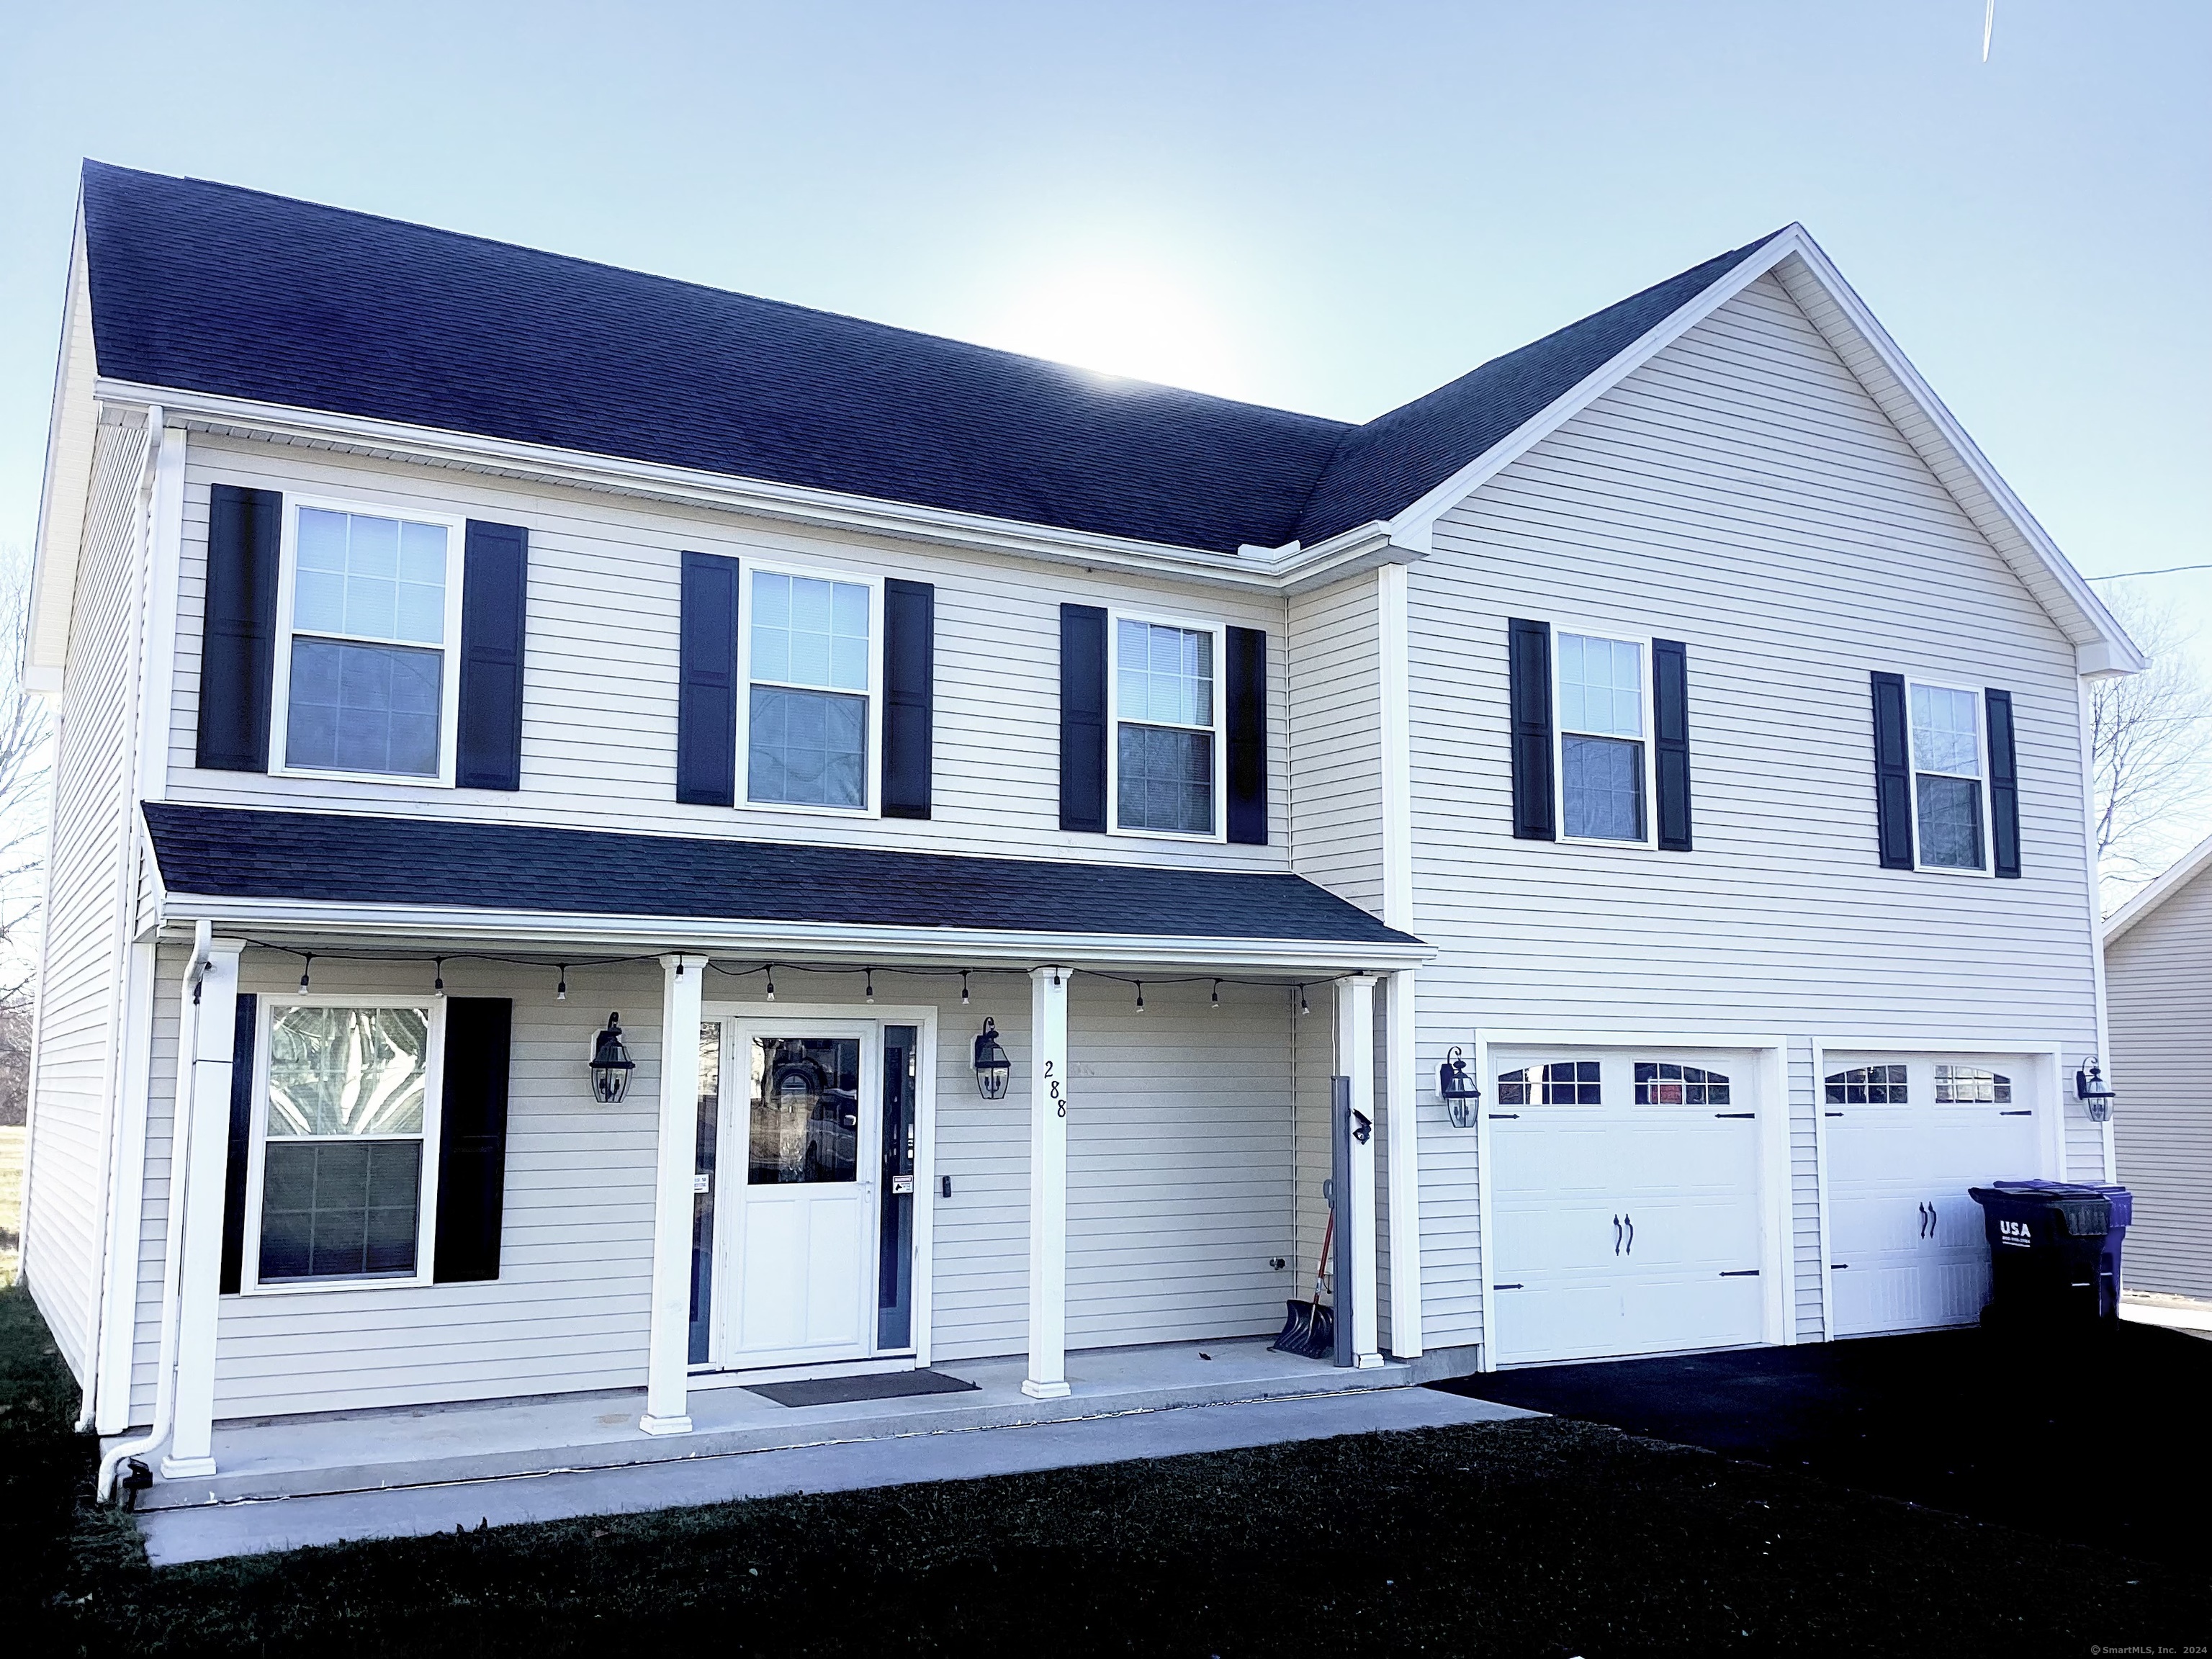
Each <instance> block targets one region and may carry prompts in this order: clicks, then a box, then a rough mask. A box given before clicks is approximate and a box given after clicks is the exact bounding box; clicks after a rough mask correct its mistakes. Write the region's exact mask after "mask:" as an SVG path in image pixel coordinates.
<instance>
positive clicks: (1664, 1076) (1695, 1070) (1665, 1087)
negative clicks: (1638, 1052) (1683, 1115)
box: [1636, 1060, 1729, 1106]
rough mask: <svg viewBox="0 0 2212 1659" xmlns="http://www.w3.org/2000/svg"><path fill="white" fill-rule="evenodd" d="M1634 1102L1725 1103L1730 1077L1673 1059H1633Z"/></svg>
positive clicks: (1710, 1104) (1668, 1104)
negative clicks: (1634, 1064)
mask: <svg viewBox="0 0 2212 1659" xmlns="http://www.w3.org/2000/svg"><path fill="white" fill-rule="evenodd" d="M1636 1103H1637V1104H1638V1106H1725V1105H1727V1104H1728V1103H1729V1080H1728V1077H1727V1075H1726V1074H1725V1073H1721V1072H1709V1071H1707V1070H1705V1068H1704V1067H1703V1066H1684V1065H1681V1064H1680V1063H1679V1062H1678V1061H1675V1060H1638V1061H1637V1062H1636Z"/></svg>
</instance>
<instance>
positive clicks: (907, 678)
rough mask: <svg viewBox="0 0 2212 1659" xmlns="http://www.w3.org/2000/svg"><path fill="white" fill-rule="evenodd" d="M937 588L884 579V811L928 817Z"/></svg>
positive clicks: (889, 814) (895, 815) (898, 815)
mask: <svg viewBox="0 0 2212 1659" xmlns="http://www.w3.org/2000/svg"><path fill="white" fill-rule="evenodd" d="M936 678H937V590H936V588H934V587H933V586H931V585H930V584H929V583H927V582H908V581H900V580H896V579H892V580H886V581H885V582H884V766H883V771H884V775H883V814H884V817H887V818H926V817H928V816H929V768H930V754H931V750H932V748H933V744H934V743H935V731H936V704H935V696H936V690H935V688H936Z"/></svg>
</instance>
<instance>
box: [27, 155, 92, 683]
mask: <svg viewBox="0 0 2212 1659" xmlns="http://www.w3.org/2000/svg"><path fill="white" fill-rule="evenodd" d="M98 374H99V365H98V363H97V362H96V360H95V348H94V343H93V335H92V288H91V280H90V276H89V271H88V265H87V264H86V259H85V242H84V204H83V201H82V197H80V198H79V201H78V204H77V211H76V232H75V234H73V235H72V236H71V238H70V270H69V289H68V297H67V298H66V300H64V302H63V310H62V339H61V349H60V353H59V358H58V362H56V364H55V367H54V396H53V404H52V412H51V413H50V415H49V416H48V419H47V427H46V476H45V478H44V481H43V487H42V488H41V489H40V495H39V538H38V542H37V549H36V551H35V553H34V554H33V558H32V563H31V615H30V626H29V628H28V629H27V631H26V632H25V635H24V639H23V662H22V670H23V684H24V685H25V686H26V687H27V688H28V689H29V690H33V691H46V692H52V691H58V690H61V686H62V671H63V669H64V667H65V666H66V665H67V664H68V661H69V629H70V611H71V610H72V608H73V607H74V605H75V603H76V566H77V555H78V551H79V550H80V548H81V547H82V544H83V539H84V515H85V508H86V498H87V496H88V495H89V493H90V491H91V489H92V454H93V443H94V437H95V436H96V434H97V431H98V428H99V424H100V416H99V410H98V407H97V405H96V404H94V399H93V382H94V380H95V379H96V378H97V375H98Z"/></svg>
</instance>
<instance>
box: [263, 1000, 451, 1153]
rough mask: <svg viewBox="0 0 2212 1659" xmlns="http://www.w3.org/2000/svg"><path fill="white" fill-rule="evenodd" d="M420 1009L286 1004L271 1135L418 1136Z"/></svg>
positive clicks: (276, 1028) (425, 1042)
mask: <svg viewBox="0 0 2212 1659" xmlns="http://www.w3.org/2000/svg"><path fill="white" fill-rule="evenodd" d="M429 1052H430V1025H429V1016H428V1014H426V1013H425V1012H423V1011H422V1009H420V1008H282V1009H279V1010H278V1011H277V1012H276V1015H275V1017H274V1018H272V1019H271V1020H270V1023H269V1134H270V1138H271V1139H282V1138H284V1137H288V1136H295V1135H391V1134H419V1133H422V1085H423V1077H424V1073H425V1068H426V1066H427V1063H428V1057H429Z"/></svg>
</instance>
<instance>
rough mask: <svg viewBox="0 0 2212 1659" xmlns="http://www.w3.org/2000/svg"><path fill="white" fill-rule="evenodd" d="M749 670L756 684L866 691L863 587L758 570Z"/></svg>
mask: <svg viewBox="0 0 2212 1659" xmlns="http://www.w3.org/2000/svg"><path fill="white" fill-rule="evenodd" d="M751 673H752V678H753V679H754V680H755V681H762V680H776V681H781V682H782V683H783V684H787V685H818V686H823V687H825V688H828V689H829V690H838V691H866V690H867V689H868V590H867V589H866V587H864V586H861V585H860V583H858V582H833V581H824V580H819V579H818V578H815V577H811V576H780V575H777V574H774V573H773V572H770V571H765V570H763V571H759V572H757V573H756V574H754V576H753V611H752V664H751ZM755 799H760V797H757V796H756V797H755Z"/></svg>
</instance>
